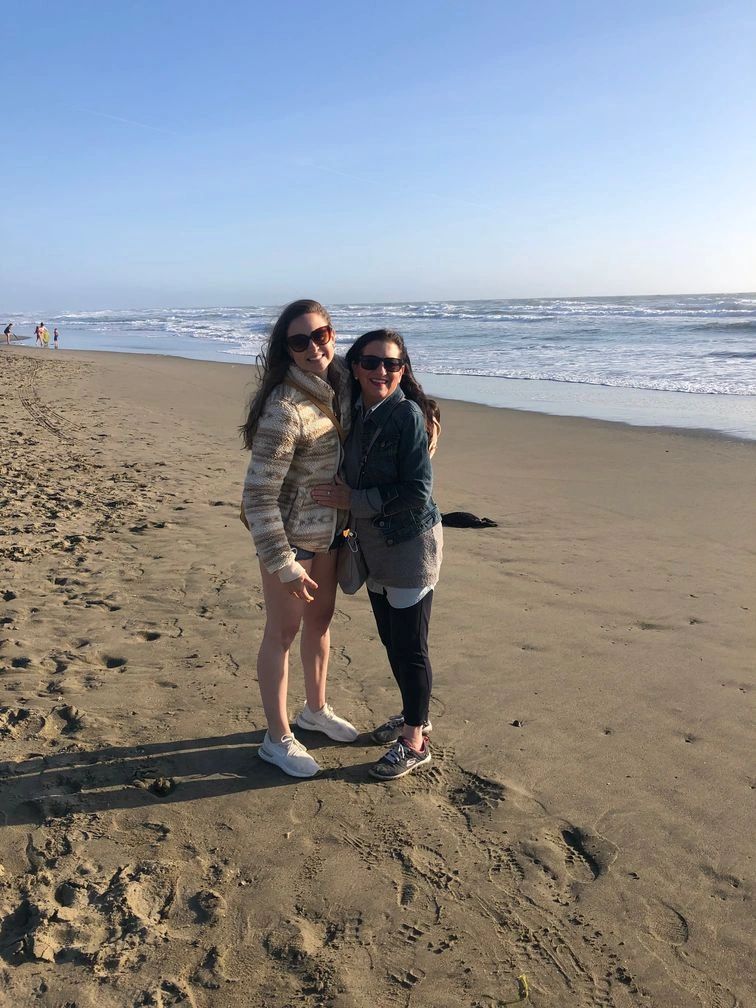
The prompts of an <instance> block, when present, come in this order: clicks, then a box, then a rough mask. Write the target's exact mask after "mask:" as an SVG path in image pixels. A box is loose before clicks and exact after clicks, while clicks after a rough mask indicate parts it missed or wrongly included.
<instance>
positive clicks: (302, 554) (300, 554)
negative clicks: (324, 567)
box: [289, 532, 343, 563]
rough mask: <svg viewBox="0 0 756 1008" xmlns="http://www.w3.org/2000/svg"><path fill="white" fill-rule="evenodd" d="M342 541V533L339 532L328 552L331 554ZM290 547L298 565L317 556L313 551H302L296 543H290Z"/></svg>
mask: <svg viewBox="0 0 756 1008" xmlns="http://www.w3.org/2000/svg"><path fill="white" fill-rule="evenodd" d="M342 539H343V537H342V535H341V532H337V533H336V535H335V536H334V537H333V542H332V543H331V545H330V546H329V547H328V552H329V553H330V552H331V550H335V549H337V548H338V547H339V546H340V545H341V543H342ZM289 545H290V546H291V548H292V549H293V550H294V559H295V560H296V561H297V563H301V562H302V561H303V560H312V558H313V557H314V556H315V554H314V553H313V552H312V550H306V549H302V547H301V546H295V545H294V543H289Z"/></svg>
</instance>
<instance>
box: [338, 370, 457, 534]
mask: <svg viewBox="0 0 756 1008" xmlns="http://www.w3.org/2000/svg"><path fill="white" fill-rule="evenodd" d="M381 426H382V429H381V432H380V434H379V435H378V438H377V440H376V441H375V442H374V443H373V446H372V448H370V451H369V453H368V456H367V460H366V462H365V467H364V469H363V470H362V475H361V477H360V469H361V468H362V461H363V456H364V453H365V451H366V450H367V448H368V446H369V445H370V442H371V441H372V439H373V436H374V434H375V431H376V429H377V428H378V427H381ZM344 474H345V478H346V482H347V483H348V484H349V486H350V487H352V508H351V510H352V514H353V515H354V516H355V517H356V518H369V519H370V520H371V521H372V524H373V525H374V526H375V527H376V528H377V529H380V531H381V532H382V533H383V535H384V537H385V541H386V545H387V546H393V545H395V544H397V543H402V542H406V541H407V540H408V539H413V538H414V537H415V536H417V535H420V534H421V533H422V532H425V531H427V530H428V529H430V528H433V526H434V525H437V524H438V522H440V521H441V514H440V512H439V510H438V508H437V507H436V504H435V502H434V500H433V498H432V496H431V490H432V488H433V470H432V468H431V461H430V455H429V453H428V433H427V431H426V429H425V419H424V417H423V414H422V410H421V409H420V407H419V406H418V405H417V404H416V403H414V402H412V401H410V400H409V399H407V398H406V397H405V395H404V392H402V390H401V388H398V389H397V390H396V391H395V392H393V393H392V395H391V396H389V398H388V399H387V400H386V401H385V402H384V403H382V404H381V406H380V408H379V409H377V410H375V411H374V412H373V413H371V414H370V415H369V416H368V417H367V419H364V418H363V410H362V404H361V403H358V404H357V406H356V409H355V413H354V417H353V421H352V429H351V432H350V435H349V438H348V439H347V443H346V446H345V457H344Z"/></svg>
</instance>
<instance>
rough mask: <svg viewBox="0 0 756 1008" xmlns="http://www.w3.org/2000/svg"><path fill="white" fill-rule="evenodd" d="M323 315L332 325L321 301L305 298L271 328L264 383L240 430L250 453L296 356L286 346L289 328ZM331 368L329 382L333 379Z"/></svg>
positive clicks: (263, 356) (263, 359) (262, 359)
mask: <svg viewBox="0 0 756 1008" xmlns="http://www.w3.org/2000/svg"><path fill="white" fill-rule="evenodd" d="M309 314H314V315H320V316H321V318H322V319H323V321H324V322H325V323H326V325H330V324H331V316H330V315H329V314H328V312H327V311H326V309H325V308H324V307H323V305H322V304H320V302H319V301H311V300H310V299H309V298H301V299H300V300H299V301H292V302H291V304H289V305H287V306H286V307H285V308H284V310H283V311H282V312H281V314H280V315H279V316H278V318H277V319H276V322H275V324H274V325H273V328H272V329H271V332H270V336H269V337H268V342H267V343H266V345H265V347H264V348H263V349H262V350H261V351H260V353H259V354H258V355H257V360H256V363H257V366H258V368H259V369H260V371H261V376H260V384H259V386H258V388H257V390H256V391H255V392H254V393H253V394H252V397H251V399H250V401H249V408H248V411H247V419H246V420H245V421H244V423H243V424H242V425H241V427H240V428H239V433H240V434H241V436H242V441H243V442H244V447H245V448H246V449H247V451H249V450H251V448H252V439H253V438H254V436H255V431H256V430H257V424H258V421H259V420H260V414H261V413H262V411H263V407H264V406H265V401H266V400H267V398H268V396H269V395H270V393H271V392H272V391H273V389H274V388H276V387H277V386H278V385H280V384H281V383H282V382H283V380H284V378H285V377H286V372H287V371H288V370H289V365H290V364H291V363H292V357H291V354H290V353H289V348H288V345H287V343H286V337H287V336H288V334H289V326H290V325H291V323H292V322H293V321H294V320H295V319H298V318H299V317H300V316H301V315H309ZM331 377H332V376H331V374H330V369H329V379H331Z"/></svg>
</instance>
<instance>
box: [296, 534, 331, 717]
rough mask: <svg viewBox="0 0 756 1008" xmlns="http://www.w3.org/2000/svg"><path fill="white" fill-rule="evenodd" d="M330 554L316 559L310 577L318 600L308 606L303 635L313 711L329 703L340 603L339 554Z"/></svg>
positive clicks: (302, 653) (307, 689) (309, 702)
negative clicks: (336, 610) (333, 628)
mask: <svg viewBox="0 0 756 1008" xmlns="http://www.w3.org/2000/svg"><path fill="white" fill-rule="evenodd" d="M337 552H338V551H337V550H331V552H330V553H316V554H315V556H314V557H313V559H312V569H311V570H310V571H309V574H310V577H311V578H312V579H313V580H314V581H317V583H318V588H317V591H316V592H314V595H315V601H314V602H310V603H309V604H308V605H306V606H305V608H304V613H303V616H302V636H301V639H300V646H299V647H300V656H301V658H302V668H303V670H304V682H305V693H306V695H307V706H308V707H309V708H310V710H311V711H319V710H320V709H321V708H322V707H323V704H324V703H325V702H326V679H327V677H328V657H329V653H330V647H331V634H330V630H329V627H330V625H331V619H332V618H333V610H334V608H335V606H336V556H337Z"/></svg>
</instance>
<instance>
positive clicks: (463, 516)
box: [441, 511, 499, 528]
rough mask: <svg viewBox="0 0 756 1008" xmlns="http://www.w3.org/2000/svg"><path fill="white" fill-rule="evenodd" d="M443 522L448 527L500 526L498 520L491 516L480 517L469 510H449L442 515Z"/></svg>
mask: <svg viewBox="0 0 756 1008" xmlns="http://www.w3.org/2000/svg"><path fill="white" fill-rule="evenodd" d="M441 524H442V525H446V526H447V528H498V524H499V523H498V522H495V521H491V519H490V518H478V516H477V515H474V514H470V512H469V511H447V512H446V514H442V515H441Z"/></svg>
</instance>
